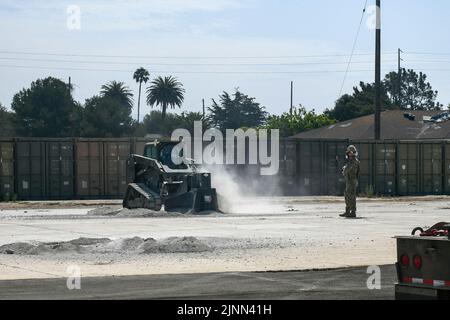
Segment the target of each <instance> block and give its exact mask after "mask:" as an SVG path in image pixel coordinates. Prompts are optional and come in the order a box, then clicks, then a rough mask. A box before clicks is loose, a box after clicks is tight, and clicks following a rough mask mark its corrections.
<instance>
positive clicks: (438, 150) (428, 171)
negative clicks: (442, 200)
mask: <svg viewBox="0 0 450 320" xmlns="http://www.w3.org/2000/svg"><path fill="white" fill-rule="evenodd" d="M443 148H444V144H443V143H442V142H424V143H422V144H421V160H422V161H421V169H422V175H421V178H422V179H421V180H422V183H421V185H422V194H427V195H440V194H443V180H444V173H443V172H444V169H443V165H444V161H443V159H444V153H443Z"/></svg>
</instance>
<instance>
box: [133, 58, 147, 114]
mask: <svg viewBox="0 0 450 320" xmlns="http://www.w3.org/2000/svg"><path fill="white" fill-rule="evenodd" d="M133 79H134V80H136V82H137V83H139V97H138V120H137V121H138V123H139V122H140V120H141V118H140V116H141V89H142V83H147V81H148V80H149V79H150V73H149V72H148V71H147V70H146V69H144V68H142V67H141V68H139V69H137V70H136V71H135V72H134V75H133Z"/></svg>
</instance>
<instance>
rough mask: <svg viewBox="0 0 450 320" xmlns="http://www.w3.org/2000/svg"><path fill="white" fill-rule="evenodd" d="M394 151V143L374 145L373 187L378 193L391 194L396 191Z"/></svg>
mask: <svg viewBox="0 0 450 320" xmlns="http://www.w3.org/2000/svg"><path fill="white" fill-rule="evenodd" d="M396 153H397V148H396V145H395V144H384V143H380V144H379V143H377V144H376V145H375V156H376V160H375V179H376V180H375V181H376V185H375V188H376V191H377V193H378V194H381V195H390V196H393V195H395V193H396Z"/></svg>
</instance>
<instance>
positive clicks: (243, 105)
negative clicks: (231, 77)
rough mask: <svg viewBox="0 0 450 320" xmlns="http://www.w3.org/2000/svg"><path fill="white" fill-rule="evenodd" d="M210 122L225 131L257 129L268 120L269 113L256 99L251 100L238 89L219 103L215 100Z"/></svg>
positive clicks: (210, 113)
mask: <svg viewBox="0 0 450 320" xmlns="http://www.w3.org/2000/svg"><path fill="white" fill-rule="evenodd" d="M208 111H209V115H208V121H209V122H210V123H211V125H212V126H214V127H216V128H218V129H220V130H222V131H225V130H226V129H234V130H235V129H239V128H257V127H260V126H262V125H263V124H264V123H265V122H266V119H267V112H266V111H265V108H264V107H262V106H261V105H260V104H259V103H258V102H256V101H255V98H250V97H249V96H248V95H246V94H243V93H242V92H240V91H239V90H238V89H236V91H235V93H234V94H233V95H232V96H231V95H230V94H229V93H227V92H223V94H222V95H221V96H220V97H219V103H217V102H216V101H215V100H214V99H213V101H212V106H211V107H210V108H208Z"/></svg>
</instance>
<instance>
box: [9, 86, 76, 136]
mask: <svg viewBox="0 0 450 320" xmlns="http://www.w3.org/2000/svg"><path fill="white" fill-rule="evenodd" d="M71 91H72V90H71V88H70V87H69V85H68V84H66V83H64V82H63V81H61V80H59V79H56V78H52V77H48V78H45V79H38V80H36V81H34V82H32V83H31V87H30V88H28V89H23V90H21V91H20V92H19V93H17V94H16V95H15V96H14V98H13V102H12V104H11V108H12V110H13V111H14V112H15V115H16V119H17V122H16V123H17V127H18V131H19V132H18V133H19V134H20V135H23V136H28V137H65V136H71V135H74V133H75V132H76V128H77V126H78V123H77V122H76V121H75V115H76V113H77V112H78V111H79V110H78V109H79V107H80V106H79V104H78V103H76V102H75V101H74V99H73V97H72V93H71Z"/></svg>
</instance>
